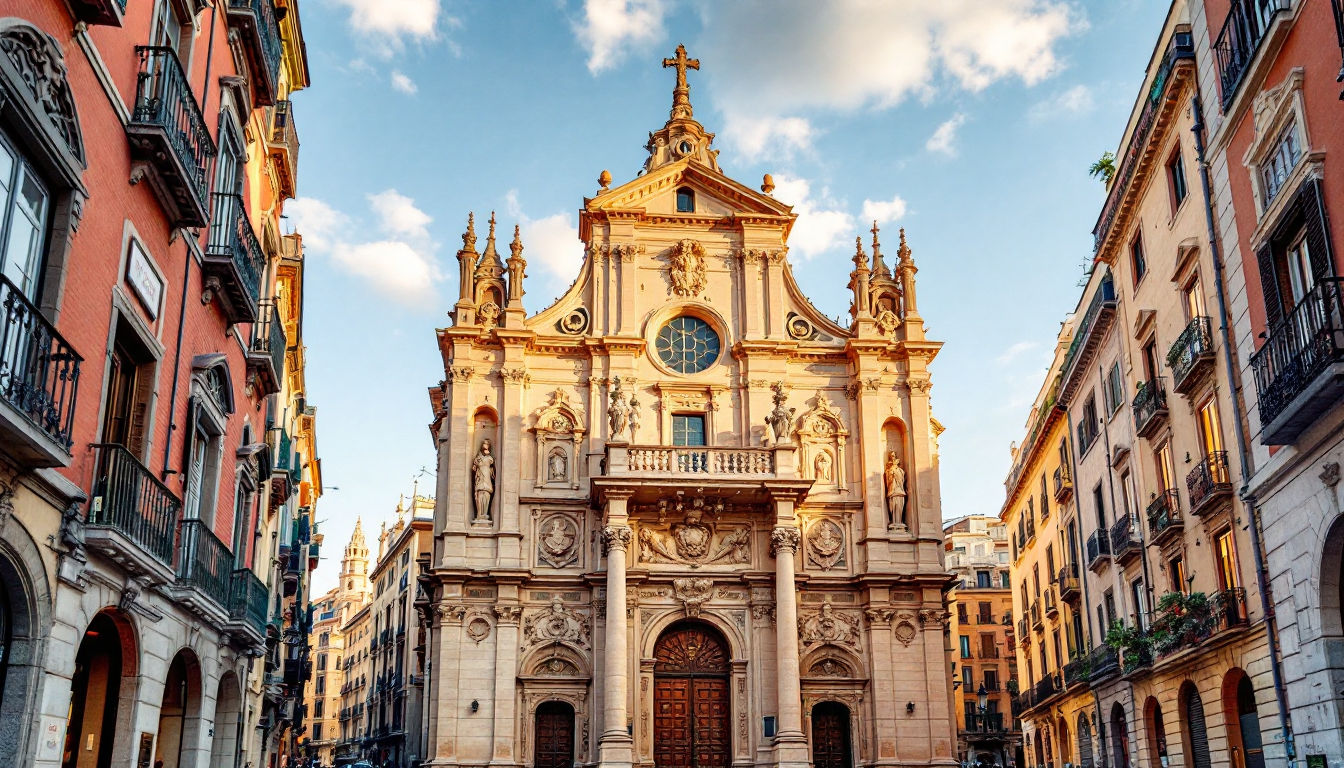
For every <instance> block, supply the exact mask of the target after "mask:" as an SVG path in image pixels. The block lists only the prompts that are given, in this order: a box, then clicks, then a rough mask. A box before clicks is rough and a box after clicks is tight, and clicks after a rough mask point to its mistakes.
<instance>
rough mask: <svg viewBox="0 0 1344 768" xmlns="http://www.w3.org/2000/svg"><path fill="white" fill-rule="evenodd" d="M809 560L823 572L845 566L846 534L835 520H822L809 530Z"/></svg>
mask: <svg viewBox="0 0 1344 768" xmlns="http://www.w3.org/2000/svg"><path fill="white" fill-rule="evenodd" d="M807 559H808V560H809V561H810V562H811V563H812V564H813V565H815V566H817V567H818V568H820V569H821V570H823V571H829V570H831V569H832V568H835V567H837V566H843V565H844V564H845V533H844V531H843V530H842V529H841V528H840V526H839V525H838V524H836V522H835V521H834V520H830V519H828V518H822V519H821V520H818V521H817V522H815V523H813V524H812V527H811V528H809V529H808V531H807Z"/></svg>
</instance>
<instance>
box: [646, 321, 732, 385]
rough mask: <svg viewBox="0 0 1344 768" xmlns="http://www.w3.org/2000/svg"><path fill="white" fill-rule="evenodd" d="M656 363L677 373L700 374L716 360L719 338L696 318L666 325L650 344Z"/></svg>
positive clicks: (704, 323) (706, 324)
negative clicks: (655, 356)
mask: <svg viewBox="0 0 1344 768" xmlns="http://www.w3.org/2000/svg"><path fill="white" fill-rule="evenodd" d="M654 348H655V349H656V350H657V351H658V359H659V360H661V361H662V363H663V365H666V366H667V367H668V368H671V369H672V370H673V371H675V372H677V373H700V372H701V371H703V370H705V369H707V368H709V366H711V365H713V364H714V361H715V360H718V359H719V335H718V334H717V333H715V332H714V329H713V328H711V327H709V323H706V322H705V321H704V320H701V319H700V318H698V317H692V316H690V315H682V316H681V317H674V318H672V319H671V320H669V321H668V323H667V325H664V326H663V327H662V330H660V331H658V338H657V339H655V340H654Z"/></svg>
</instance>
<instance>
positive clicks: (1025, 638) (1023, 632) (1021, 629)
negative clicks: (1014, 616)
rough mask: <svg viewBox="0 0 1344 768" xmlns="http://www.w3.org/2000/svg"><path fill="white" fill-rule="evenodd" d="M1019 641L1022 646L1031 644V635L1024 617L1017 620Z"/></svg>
mask: <svg viewBox="0 0 1344 768" xmlns="http://www.w3.org/2000/svg"><path fill="white" fill-rule="evenodd" d="M1017 641H1018V642H1019V643H1020V644H1022V645H1029V644H1030V643H1031V633H1029V632H1027V619H1026V617H1025V616H1024V617H1022V618H1020V619H1018V620H1017Z"/></svg>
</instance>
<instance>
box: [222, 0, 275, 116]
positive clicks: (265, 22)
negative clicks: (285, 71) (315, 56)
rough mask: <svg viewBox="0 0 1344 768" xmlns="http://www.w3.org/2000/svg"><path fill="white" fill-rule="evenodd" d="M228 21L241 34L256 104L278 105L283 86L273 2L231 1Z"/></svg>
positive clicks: (255, 0) (253, 0)
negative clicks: (251, 73) (278, 97)
mask: <svg viewBox="0 0 1344 768" xmlns="http://www.w3.org/2000/svg"><path fill="white" fill-rule="evenodd" d="M228 7H229V18H230V21H231V22H233V23H236V24H237V25H238V27H239V29H240V31H241V33H242V38H243V41H244V43H245V46H244V47H245V48H246V49H247V54H248V60H249V62H250V66H251V68H252V70H253V73H254V75H255V76H254V77H253V78H252V80H253V85H254V86H255V91H254V92H255V94H256V99H257V103H258V104H260V105H262V106H270V105H271V104H274V103H275V99H276V96H277V94H278V92H279V84H280V55H281V51H282V43H281V40H280V25H279V23H278V22H277V21H276V18H275V8H274V7H273V6H272V4H271V0H229V6H228Z"/></svg>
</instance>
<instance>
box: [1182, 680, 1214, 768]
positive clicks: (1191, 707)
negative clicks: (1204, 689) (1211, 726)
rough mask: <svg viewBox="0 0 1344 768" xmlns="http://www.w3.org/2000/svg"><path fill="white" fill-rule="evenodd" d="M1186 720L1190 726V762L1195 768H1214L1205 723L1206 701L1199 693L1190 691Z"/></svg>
mask: <svg viewBox="0 0 1344 768" xmlns="http://www.w3.org/2000/svg"><path fill="white" fill-rule="evenodd" d="M1185 721H1186V724H1187V725H1188V726H1189V727H1190V752H1191V760H1190V764H1191V766H1193V768H1212V767H1213V761H1212V759H1211V758H1210V757H1209V733H1208V729H1207V728H1206V727H1205V724H1204V702H1202V701H1200V700H1199V693H1198V692H1196V691H1193V690H1192V691H1190V698H1188V699H1186V701H1185Z"/></svg>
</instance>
